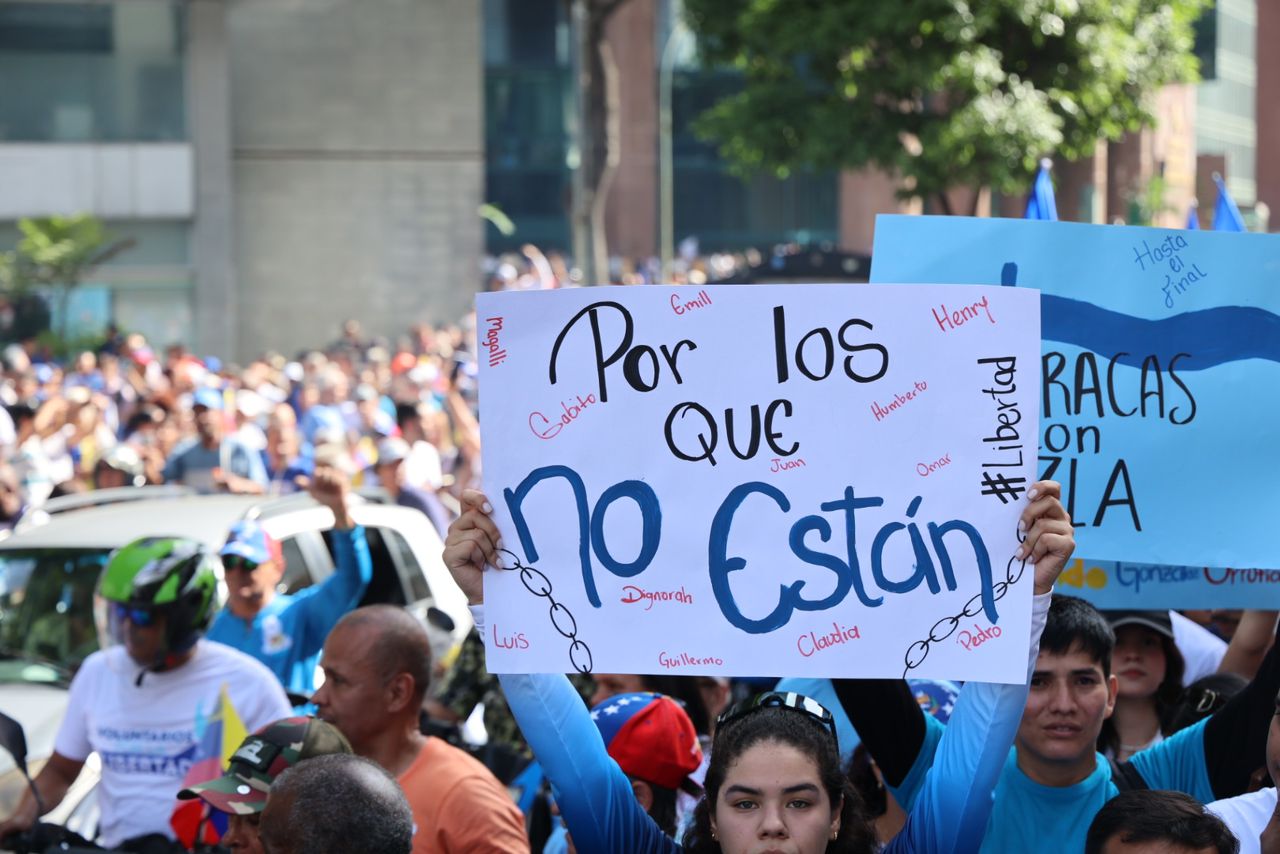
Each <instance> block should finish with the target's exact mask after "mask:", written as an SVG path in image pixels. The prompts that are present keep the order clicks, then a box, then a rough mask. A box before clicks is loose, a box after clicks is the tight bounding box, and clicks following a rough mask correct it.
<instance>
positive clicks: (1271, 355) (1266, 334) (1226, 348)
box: [1040, 294, 1280, 371]
mask: <svg viewBox="0 0 1280 854" xmlns="http://www.w3.org/2000/svg"><path fill="white" fill-rule="evenodd" d="M1040 334H1041V337H1042V338H1043V339H1044V340H1046V341H1057V342H1060V343H1063V344H1073V345H1075V346H1077V347H1082V348H1084V349H1086V350H1092V351H1093V352H1095V353H1098V354H1099V355H1103V356H1106V357H1107V358H1111V356H1112V355H1114V354H1116V353H1121V352H1123V353H1126V354H1127V355H1125V356H1123V357H1121V358H1120V359H1118V360H1117V361H1118V363H1119V364H1122V365H1128V366H1130V367H1135V368H1137V367H1141V366H1142V362H1143V360H1144V359H1145V358H1146V357H1147V356H1151V355H1155V356H1159V357H1160V358H1161V361H1162V362H1163V363H1165V364H1167V363H1168V360H1169V359H1171V358H1172V357H1173V356H1175V355H1177V354H1178V353H1187V354H1189V356H1190V358H1184V359H1182V360H1181V361H1179V363H1178V366H1179V367H1178V369H1179V371H1202V370H1205V369H1206V368H1213V367H1217V366H1218V365H1223V364H1226V363H1228V362H1239V361H1243V360H1245V359H1266V360H1267V361H1271V362H1276V363H1280V316H1278V315H1275V314H1273V313H1271V312H1269V311H1265V310H1263V309H1260V308H1254V307H1251V306H1235V305H1232V306H1219V307H1216V308H1206V309H1203V310H1201V311H1189V312H1186V313H1184V314H1177V315H1174V316H1173V317H1166V318H1162V319H1160V320H1147V319H1144V318H1140V317H1132V316H1130V315H1127V314H1121V313H1119V312H1115V311H1110V310H1108V309H1105V308H1102V307H1100V306H1097V305H1094V304H1093V303H1088V302H1083V301H1081V300H1075V299H1068V298H1067V297H1060V296H1054V295H1052V294H1041V296H1040Z"/></svg>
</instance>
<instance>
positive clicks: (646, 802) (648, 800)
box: [631, 780, 653, 813]
mask: <svg viewBox="0 0 1280 854" xmlns="http://www.w3.org/2000/svg"><path fill="white" fill-rule="evenodd" d="M631 793H632V794H633V795H635V796H636V802H637V803H638V804H640V808H641V809H643V810H644V811H645V812H646V813H647V812H648V811H649V810H651V809H653V787H652V786H650V785H649V784H648V783H646V782H645V781H644V780H632V781H631Z"/></svg>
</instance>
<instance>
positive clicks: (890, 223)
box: [871, 216, 1280, 607]
mask: <svg viewBox="0 0 1280 854" xmlns="http://www.w3.org/2000/svg"><path fill="white" fill-rule="evenodd" d="M873 259H874V260H873V263H872V269H871V280H872V281H873V282H939V283H950V284H993V283H1000V284H1004V285H1021V286H1026V287H1033V288H1038V289H1039V290H1040V291H1041V292H1042V301H1041V311H1042V318H1043V321H1042V337H1043V339H1044V342H1043V357H1042V372H1043V374H1042V380H1043V386H1042V389H1041V404H1042V412H1041V422H1040V429H1041V434H1040V442H1039V462H1040V471H1041V473H1042V476H1044V477H1049V478H1053V479H1055V480H1059V481H1061V482H1062V485H1063V500H1064V503H1066V504H1067V505H1068V509H1069V510H1070V512H1071V514H1072V518H1073V519H1074V521H1075V524H1076V525H1077V531H1076V535H1077V539H1078V542H1079V547H1078V549H1077V554H1079V555H1081V556H1082V557H1083V558H1084V562H1085V563H1086V564H1087V567H1088V568H1095V569H1098V570H1099V572H1103V573H1107V572H1109V573H1110V574H1108V575H1106V576H1105V577H1106V578H1107V579H1112V580H1113V581H1112V583H1111V590H1112V591H1117V590H1120V589H1122V588H1123V587H1125V585H1124V584H1123V583H1121V582H1120V581H1119V579H1120V578H1121V577H1126V578H1132V577H1133V576H1132V572H1131V571H1130V572H1129V574H1128V575H1125V572H1126V570H1125V569H1124V567H1129V568H1130V569H1131V568H1132V567H1133V566H1134V565H1143V566H1147V567H1148V568H1150V567H1151V565H1161V566H1162V567H1164V568H1169V567H1176V568H1179V569H1185V566H1184V565H1191V566H1192V567H1193V569H1189V570H1186V572H1185V575H1186V579H1184V580H1183V581H1182V582H1178V584H1180V585H1182V589H1183V590H1184V591H1193V590H1194V591H1198V592H1188V593H1187V595H1186V596H1182V595H1180V594H1179V603H1178V604H1180V605H1182V606H1186V605H1188V604H1190V603H1191V602H1199V601H1201V600H1200V599H1199V598H1196V597H1199V596H1200V595H1201V594H1202V593H1204V592H1205V591H1212V592H1213V593H1214V595H1215V596H1216V595H1218V594H1222V593H1223V592H1224V591H1226V590H1232V589H1234V590H1241V589H1244V588H1242V587H1241V586H1240V585H1236V584H1217V585H1215V584H1214V583H1213V581H1212V580H1210V579H1207V578H1205V577H1204V574H1205V570H1204V569H1203V568H1204V567H1269V568H1274V567H1280V541H1278V540H1277V538H1276V537H1275V535H1274V527H1275V524H1276V523H1275V520H1276V518H1277V516H1278V511H1280V493H1278V492H1277V490H1276V489H1275V487H1274V484H1273V476H1274V474H1275V473H1276V472H1278V471H1280V441H1277V438H1278V437H1277V426H1276V425H1277V424H1280V400H1278V399H1277V396H1276V394H1275V389H1277V388H1280V287H1278V285H1280V237H1276V236H1268V235H1254V234H1224V233H1215V232H1209V231H1180V230H1168V229H1156V228H1135V227H1116V226H1094V225H1084V224H1079V223H1063V222H1058V223H1051V222H1030V221H1024V220H1010V219H969V218H960V217H901V216H882V217H880V218H879V219H878V220H877V223H876V238H875V248H874V253H873ZM934 318H935V320H936V321H937V324H938V326H939V328H940V329H942V330H947V331H954V332H955V333H956V334H960V333H962V332H963V327H964V326H965V325H966V324H984V323H987V322H988V319H987V318H986V317H983V316H981V315H978V316H974V315H973V314H972V313H971V312H966V310H965V308H964V307H963V306H960V305H951V304H949V303H944V304H940V305H939V306H937V308H936V310H935V312H934ZM1102 560H1109V561H1120V562H1123V563H1121V564H1118V565H1117V564H1109V565H1108V564H1099V563H1098V561H1102ZM1117 566H1120V567H1121V569H1120V570H1119V571H1118V572H1117V570H1116V567H1117ZM1081 571H1082V572H1084V571H1085V569H1084V568H1081ZM1227 571H1228V570H1213V572H1218V573H1222V572H1227ZM1196 573H1199V578H1198V580H1196V581H1195V583H1194V584H1193V583H1192V579H1193V578H1194V577H1195V576H1196ZM1092 577H1093V579H1094V580H1095V581H1099V580H1100V579H1102V578H1103V577H1104V576H1101V575H1098V574H1096V573H1095V574H1094V575H1093V576H1092ZM1088 578H1089V576H1088V575H1087V574H1086V575H1085V576H1083V578H1082V580H1081V583H1080V585H1079V588H1080V590H1081V592H1083V593H1086V594H1090V595H1091V598H1093V597H1092V594H1091V593H1090V592H1091V591H1092V592H1094V593H1096V592H1099V591H1101V590H1102V589H1104V588H1105V587H1106V586H1107V585H1105V584H1099V586H1096V587H1090V586H1089V585H1088V584H1087V583H1086V582H1087V579H1088ZM1201 582H1203V583H1201ZM1172 583H1173V582H1171V581H1165V582H1160V581H1159V580H1157V581H1156V582H1155V583H1154V584H1152V585H1151V587H1155V586H1159V585H1160V584H1172ZM1130 586H1132V585H1130ZM1270 589H1277V588H1275V587H1274V586H1272V587H1271V588H1270ZM1147 590H1148V588H1144V594H1145V593H1146V592H1147ZM1131 601H1132V600H1131ZM1143 601H1144V602H1145V603H1147V606H1148V607H1151V606H1152V604H1151V601H1150V600H1149V599H1144V600H1143ZM1246 601H1251V602H1254V603H1256V595H1254V597H1253V598H1252V599H1247V600H1246ZM1237 604H1238V603H1237Z"/></svg>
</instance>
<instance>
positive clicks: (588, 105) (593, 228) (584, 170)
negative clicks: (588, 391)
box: [571, 0, 625, 285]
mask: <svg viewBox="0 0 1280 854" xmlns="http://www.w3.org/2000/svg"><path fill="white" fill-rule="evenodd" d="M623 2H625V0H572V7H571V8H572V20H573V26H574V33H575V35H576V42H577V45H576V46H577V50H578V77H577V93H578V96H577V102H578V158H579V159H578V168H577V170H576V171H575V173H574V180H573V190H574V192H573V215H572V221H573V253H574V257H575V259H576V261H577V263H578V266H579V267H580V268H581V270H582V277H583V282H584V283H585V284H588V285H599V284H608V277H609V246H608V241H607V239H606V237H605V209H606V205H607V204H608V199H609V186H610V184H611V183H612V181H613V176H614V173H615V172H616V171H617V165H618V82H617V76H618V74H617V67H616V65H615V64H614V62H613V56H612V54H611V52H610V50H609V45H608V43H607V42H606V40H605V26H606V25H607V24H608V21H609V18H610V17H612V15H613V13H614V12H615V11H616V10H617V8H618V7H619V6H620V5H621V4H622V3H623Z"/></svg>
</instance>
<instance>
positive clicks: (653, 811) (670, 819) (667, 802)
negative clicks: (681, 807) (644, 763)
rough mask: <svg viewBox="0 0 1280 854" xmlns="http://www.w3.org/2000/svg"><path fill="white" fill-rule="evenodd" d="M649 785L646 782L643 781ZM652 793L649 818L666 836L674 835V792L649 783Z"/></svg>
mask: <svg viewBox="0 0 1280 854" xmlns="http://www.w3.org/2000/svg"><path fill="white" fill-rule="evenodd" d="M645 782H646V783H649V781H648V780H646V781H645ZM649 790H650V791H652V792H653V804H652V805H651V806H650V807H649V818H651V819H653V821H654V823H655V824H657V825H658V827H660V828H662V832H663V833H665V834H666V835H667V836H671V837H674V836H675V835H676V790H675V789H668V788H667V787H666V786H659V785H658V784H657V783H649Z"/></svg>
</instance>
